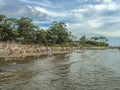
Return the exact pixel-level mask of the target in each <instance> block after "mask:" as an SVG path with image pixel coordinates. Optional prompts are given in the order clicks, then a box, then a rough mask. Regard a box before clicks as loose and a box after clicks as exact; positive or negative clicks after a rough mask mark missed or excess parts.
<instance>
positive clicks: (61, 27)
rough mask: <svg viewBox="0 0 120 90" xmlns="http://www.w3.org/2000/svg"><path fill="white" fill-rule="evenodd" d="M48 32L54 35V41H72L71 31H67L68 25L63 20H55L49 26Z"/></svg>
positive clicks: (60, 42)
mask: <svg viewBox="0 0 120 90" xmlns="http://www.w3.org/2000/svg"><path fill="white" fill-rule="evenodd" d="M48 33H49V34H50V35H52V36H53V35H54V36H53V38H55V40H54V41H55V42H54V43H57V44H62V43H65V42H69V41H70V36H71V33H70V32H68V31H67V27H66V25H65V23H63V22H53V25H52V26H51V27H50V28H49V30H48Z"/></svg>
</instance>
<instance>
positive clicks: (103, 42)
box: [80, 36, 109, 47]
mask: <svg viewBox="0 0 120 90" xmlns="http://www.w3.org/2000/svg"><path fill="white" fill-rule="evenodd" d="M107 41H108V39H107V38H106V37H91V38H90V40H88V39H86V37H85V36H82V37H81V38H80V43H81V44H82V45H83V46H87V47H90V46H101V47H102V46H109V44H108V43H107Z"/></svg>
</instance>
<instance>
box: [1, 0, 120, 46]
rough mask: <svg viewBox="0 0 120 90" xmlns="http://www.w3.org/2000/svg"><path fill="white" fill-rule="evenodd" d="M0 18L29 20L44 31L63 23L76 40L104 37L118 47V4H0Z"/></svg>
mask: <svg viewBox="0 0 120 90" xmlns="http://www.w3.org/2000/svg"><path fill="white" fill-rule="evenodd" d="M0 14H4V15H6V16H7V17H14V18H20V17H28V18H31V19H33V22H34V23H35V24H36V25H38V26H40V27H41V28H44V29H47V28H48V27H49V26H50V25H51V24H52V22H53V21H58V22H65V23H66V25H67V28H68V30H69V31H71V32H72V34H73V35H75V36H77V37H81V36H82V35H86V36H88V37H90V36H96V35H97V36H106V37H107V38H108V39H109V43H110V45H112V46H120V30H119V29H120V0H0Z"/></svg>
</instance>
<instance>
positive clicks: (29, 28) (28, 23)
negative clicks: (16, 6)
mask: <svg viewBox="0 0 120 90" xmlns="http://www.w3.org/2000/svg"><path fill="white" fill-rule="evenodd" d="M35 28H36V26H35V25H34V24H33V22H32V20H31V19H29V18H25V17H21V18H20V19H19V20H18V29H17V30H18V32H19V39H20V40H22V41H23V43H31V42H33V41H34V37H35Z"/></svg>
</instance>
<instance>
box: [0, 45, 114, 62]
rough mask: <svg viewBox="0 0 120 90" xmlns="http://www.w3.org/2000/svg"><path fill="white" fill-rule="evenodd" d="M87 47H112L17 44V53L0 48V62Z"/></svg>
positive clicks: (49, 55)
mask: <svg viewBox="0 0 120 90" xmlns="http://www.w3.org/2000/svg"><path fill="white" fill-rule="evenodd" d="M29 46H30V45H29ZM18 48H19V49H18ZM8 49H9V48H8ZM87 49H91V50H98V49H101V50H103V49H112V48H110V47H82V48H81V47H79V46H78V47H45V46H33V45H31V46H30V47H27V48H26V47H25V46H24V45H21V46H20V45H19V46H17V53H16V49H15V50H14V52H12V54H11V55H5V54H3V53H5V52H6V51H5V50H7V48H6V49H4V50H0V62H1V61H6V62H7V61H14V60H24V58H26V57H39V58H40V56H44V55H45V56H47V57H51V56H54V55H59V54H69V53H71V52H73V51H75V50H80V51H82V50H87ZM18 52H19V53H18ZM2 54H3V55H2Z"/></svg>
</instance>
